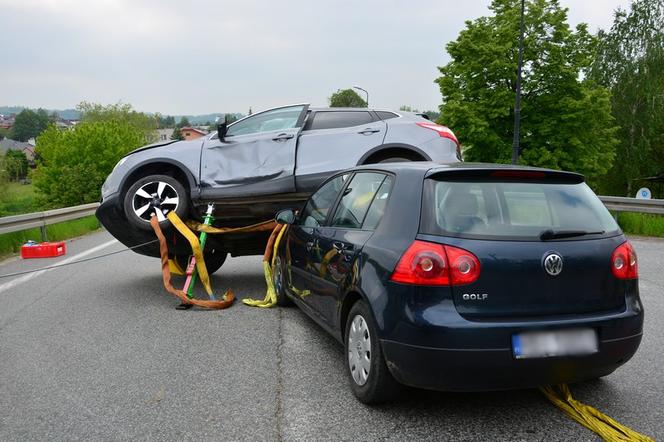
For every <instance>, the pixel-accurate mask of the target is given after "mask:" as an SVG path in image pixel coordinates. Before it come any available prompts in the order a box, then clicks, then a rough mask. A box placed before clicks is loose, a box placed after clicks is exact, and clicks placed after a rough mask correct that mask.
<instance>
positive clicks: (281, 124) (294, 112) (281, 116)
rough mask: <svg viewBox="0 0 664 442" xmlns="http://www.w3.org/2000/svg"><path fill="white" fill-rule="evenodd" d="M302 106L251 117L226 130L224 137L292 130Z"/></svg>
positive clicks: (284, 108) (274, 110)
mask: <svg viewBox="0 0 664 442" xmlns="http://www.w3.org/2000/svg"><path fill="white" fill-rule="evenodd" d="M302 109H304V106H291V107H282V108H280V109H273V110H270V111H266V112H261V113H260V114H256V115H252V116H251V117H249V118H246V119H244V120H242V121H238V122H237V123H235V124H233V125H232V126H230V127H229V128H228V133H227V134H226V136H229V137H232V136H234V135H248V134H254V133H260V132H270V131H273V130H284V129H292V128H294V127H295V126H296V124H297V120H298V119H299V118H300V114H301V113H302Z"/></svg>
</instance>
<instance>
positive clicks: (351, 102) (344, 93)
mask: <svg viewBox="0 0 664 442" xmlns="http://www.w3.org/2000/svg"><path fill="white" fill-rule="evenodd" d="M328 100H329V101H330V107H367V102H366V101H364V100H363V99H362V97H360V96H359V95H358V94H357V92H355V91H354V90H352V89H337V91H336V92H335V93H333V94H332V96H331V97H330V98H328Z"/></svg>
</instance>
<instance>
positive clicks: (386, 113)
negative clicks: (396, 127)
mask: <svg viewBox="0 0 664 442" xmlns="http://www.w3.org/2000/svg"><path fill="white" fill-rule="evenodd" d="M376 113H377V114H378V117H379V118H380V119H381V120H389V119H390V118H397V117H398V115H397V114H395V113H394V112H390V111H376Z"/></svg>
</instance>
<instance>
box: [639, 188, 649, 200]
mask: <svg viewBox="0 0 664 442" xmlns="http://www.w3.org/2000/svg"><path fill="white" fill-rule="evenodd" d="M636 198H637V199H640V200H649V199H650V198H652V193H651V192H650V189H648V188H647V187H642V188H640V189H639V190H638V192H636Z"/></svg>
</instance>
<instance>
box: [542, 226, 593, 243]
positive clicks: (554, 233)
mask: <svg viewBox="0 0 664 442" xmlns="http://www.w3.org/2000/svg"><path fill="white" fill-rule="evenodd" d="M603 233H605V231H604V230H598V231H596V232H589V231H587V230H553V229H547V230H543V231H542V232H540V234H539V239H540V240H542V241H548V240H550V239H559V238H574V237H575V236H585V235H601V234H603Z"/></svg>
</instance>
